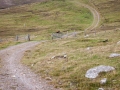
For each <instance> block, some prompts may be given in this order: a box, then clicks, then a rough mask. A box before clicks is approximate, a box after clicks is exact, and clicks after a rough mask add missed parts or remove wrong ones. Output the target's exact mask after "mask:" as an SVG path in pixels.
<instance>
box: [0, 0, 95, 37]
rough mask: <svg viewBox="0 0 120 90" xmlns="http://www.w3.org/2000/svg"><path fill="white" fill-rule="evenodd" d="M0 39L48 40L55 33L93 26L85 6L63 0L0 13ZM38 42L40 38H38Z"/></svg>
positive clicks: (80, 29) (14, 8)
mask: <svg viewBox="0 0 120 90" xmlns="http://www.w3.org/2000/svg"><path fill="white" fill-rule="evenodd" d="M0 17H1V18H0V21H1V22H0V32H1V33H0V36H1V37H2V36H15V35H16V34H27V33H29V34H35V35H38V37H42V39H44V38H45V39H46V37H47V39H48V38H50V34H51V33H53V32H55V31H58V30H60V31H72V30H76V31H83V30H84V28H86V27H88V26H89V25H90V24H91V23H92V19H93V18H92V15H91V13H90V11H89V10H87V9H86V8H84V7H77V6H75V5H74V4H72V3H70V2H68V1H67V0H66V1H65V2H64V1H48V2H42V3H35V4H31V5H24V6H19V7H13V8H10V9H5V10H1V11H0ZM39 39H40V38H39Z"/></svg>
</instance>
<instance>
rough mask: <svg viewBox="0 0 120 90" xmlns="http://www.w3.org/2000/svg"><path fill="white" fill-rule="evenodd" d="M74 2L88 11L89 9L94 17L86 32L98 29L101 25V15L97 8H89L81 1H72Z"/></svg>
mask: <svg viewBox="0 0 120 90" xmlns="http://www.w3.org/2000/svg"><path fill="white" fill-rule="evenodd" d="M72 2H73V3H74V4H76V5H78V6H83V7H85V8H87V9H89V10H90V12H91V13H92V15H93V22H92V24H91V25H90V26H89V27H88V28H86V29H85V32H87V31H90V30H93V29H96V28H97V26H98V25H99V22H100V14H99V12H98V11H97V10H96V9H95V8H93V7H92V6H89V5H87V4H84V3H80V2H79V1H72Z"/></svg>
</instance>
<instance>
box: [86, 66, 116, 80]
mask: <svg viewBox="0 0 120 90" xmlns="http://www.w3.org/2000/svg"><path fill="white" fill-rule="evenodd" d="M113 70H115V68H114V67H111V66H105V65H100V66H97V67H94V68H91V69H89V70H88V71H87V72H86V74H85V77H87V78H90V79H94V78H96V77H97V76H98V75H99V73H101V72H109V71H113Z"/></svg>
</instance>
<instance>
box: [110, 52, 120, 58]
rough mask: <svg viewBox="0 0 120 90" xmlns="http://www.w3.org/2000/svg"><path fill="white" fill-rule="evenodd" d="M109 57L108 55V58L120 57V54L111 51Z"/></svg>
mask: <svg viewBox="0 0 120 90" xmlns="http://www.w3.org/2000/svg"><path fill="white" fill-rule="evenodd" d="M109 57H110V58H113V57H120V54H118V53H112V54H110V56H109Z"/></svg>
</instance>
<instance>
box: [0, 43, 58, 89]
mask: <svg viewBox="0 0 120 90" xmlns="http://www.w3.org/2000/svg"><path fill="white" fill-rule="evenodd" d="M39 43H40V42H27V43H23V44H20V45H16V46H12V47H9V48H6V49H4V50H1V51H0V57H1V59H2V61H3V64H4V66H3V67H2V69H1V73H0V90H1V89H2V90H57V89H55V88H54V87H53V86H50V85H48V84H47V82H46V81H45V80H42V79H41V78H38V77H37V75H36V74H34V73H33V72H31V70H30V69H28V68H27V67H25V66H23V65H22V64H21V63H20V60H21V58H22V56H23V55H24V52H25V51H26V50H29V49H31V48H32V47H34V46H35V45H37V44H39Z"/></svg>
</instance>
